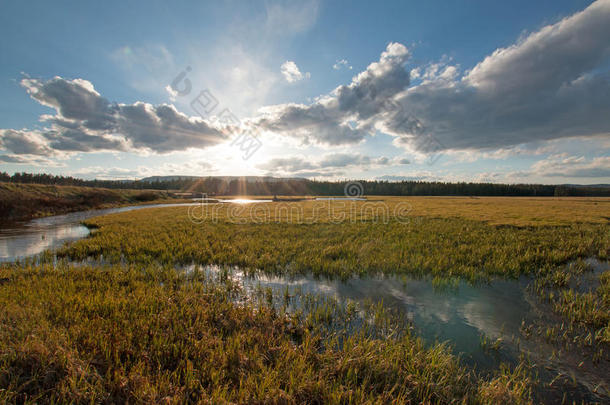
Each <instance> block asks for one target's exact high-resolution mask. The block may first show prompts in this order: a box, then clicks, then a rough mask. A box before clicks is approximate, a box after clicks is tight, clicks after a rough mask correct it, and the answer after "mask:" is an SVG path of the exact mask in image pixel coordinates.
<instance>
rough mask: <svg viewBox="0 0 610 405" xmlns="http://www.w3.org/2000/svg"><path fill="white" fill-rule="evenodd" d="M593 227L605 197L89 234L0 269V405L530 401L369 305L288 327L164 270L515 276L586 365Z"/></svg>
mask: <svg viewBox="0 0 610 405" xmlns="http://www.w3.org/2000/svg"><path fill="white" fill-rule="evenodd" d="M609 213H610V199H605V198H539V199H536V198H434V197H430V198H426V197H419V198H418V197H415V198H396V197H389V198H388V197H369V199H368V201H349V202H346V201H324V202H320V201H302V202H295V203H255V204H248V205H238V204H210V205H208V206H205V207H204V206H198V207H191V208H188V207H171V208H159V209H156V208H152V209H147V210H140V211H132V212H126V213H120V214H113V215H108V216H104V217H97V218H93V219H90V220H88V221H86V223H87V225H88V226H89V227H90V228H91V229H92V234H91V236H90V237H88V238H86V239H83V240H80V241H77V242H74V243H72V244H70V245H68V246H66V247H64V248H63V249H61V250H60V251H59V252H57V255H58V256H59V257H60V258H63V259H66V260H70V261H71V262H70V261H66V262H64V261H62V260H60V261H59V262H56V261H55V258H54V257H53V255H52V254H51V253H47V254H45V255H43V256H42V257H41V258H38V259H37V260H32V261H30V262H27V261H26V262H23V263H17V264H7V265H3V266H2V267H0V306H1V307H3V308H4V309H5V310H4V311H3V312H2V314H1V315H0V325H2V327H1V328H0V345H1V346H0V400H4V401H6V402H17V403H26V402H31V403H34V402H38V403H53V402H82V403H84V402H131V403H151V402H155V403H184V402H203V403H227V402H232V403H421V402H424V403H490V404H491V403H494V404H495V403H531V402H533V401H536V402H537V401H540V397H536V391H537V388H536V385H537V381H536V376H535V373H534V372H532V370H531V367H530V365H529V363H528V361H527V360H526V359H523V360H522V361H521V362H520V364H518V365H516V366H510V367H509V366H503V367H500V368H498V369H497V370H495V371H494V372H493V373H479V372H477V371H475V370H473V369H469V368H466V367H464V364H463V363H462V361H461V360H460V358H459V357H456V356H455V355H453V354H451V351H450V350H449V349H448V347H447V346H446V345H445V344H439V343H436V344H432V345H425V344H424V343H423V342H422V340H421V339H420V338H419V337H418V336H417V335H416V334H414V333H413V332H412V331H411V330H410V329H408V328H405V327H404V326H405V322H404V321H401V320H399V319H398V320H397V319H395V318H394V317H393V315H392V314H390V313H388V312H387V311H386V310H385V309H384V308H383V307H375V306H370V307H366V308H354V307H352V306H350V305H349V304H346V303H340V302H326V301H325V302H320V301H316V299H315V297H310V298H308V299H310V300H311V302H313V303H314V304H312V306H311V308H309V310H308V311H304V312H298V313H294V312H290V311H285V310H284V309H282V308H278V307H277V305H275V306H274V305H272V304H273V302H278V301H282V299H284V300H286V301H289V300H291V299H293V298H291V297H290V296H288V295H287V296H286V297H272V296H270V295H271V294H272V293H271V292H264V291H263V292H261V293H260V294H258V295H255V296H247V295H245V293H244V291H242V289H241V288H240V286H239V284H238V283H235V282H233V281H231V278H230V277H226V274H225V275H224V276H223V274H222V273H221V274H219V275H217V276H212V275H210V274H206V273H202V272H199V271H192V272H186V271H184V270H182V269H183V268H184V266H185V265H190V264H201V265H209V264H214V265H222V266H238V267H239V268H241V269H244V271H246V272H248V273H249V274H252V275H255V274H272V275H281V276H290V275H297V274H314V275H316V276H319V277H332V278H339V279H348V278H350V277H354V276H355V277H368V276H373V275H375V274H380V273H383V274H409V275H414V276H417V277H426V278H433V279H434V280H436V281H437V282H438V284H439V285H442V284H443V283H449V284H451V282H452V280H456V279H465V280H468V281H469V282H471V283H474V284H482V285H483V286H484V284H485V283H486V282H489V281H490V280H493V279H494V278H507V279H515V278H518V277H522V276H526V277H529V278H531V279H532V280H533V284H532V288H534V289H535V291H536V293H537V295H538V296H539V298H540V301H541V303H542V302H544V303H546V304H548V305H549V306H550V307H551V309H552V311H553V314H554V315H555V316H557V317H559V318H560V319H561V320H562V322H563V323H565V324H566V325H568V326H569V328H568V329H566V330H565V331H563V335H562V338H563V339H565V340H570V341H571V342H576V343H578V347H579V348H580V349H582V361H586V362H591V361H596V362H598V363H599V362H601V363H599V364H601V365H603V364H607V362H608V361H610V359H608V345H609V344H610V339H609V336H610V319H609V317H608V314H609V313H610V272H608V271H606V272H604V273H602V274H601V275H599V279H598V281H597V284H596V285H595V288H592V289H590V290H586V291H585V290H582V289H580V288H578V286H577V285H575V284H574V281H577V280H579V279H580V278H581V277H582V276H583V275H584V274H590V273H591V271H592V270H591V269H590V268H589V267H588V265H587V264H586V262H585V261H584V260H583V259H585V258H589V257H597V258H599V259H600V260H603V261H604V260H608V258H609V255H610V232H609V231H610V227H609V224H608V215H609ZM92 260H93V261H92ZM79 261H83V263H85V264H78V263H79ZM88 261H90V262H88ZM75 263H76V264H78V265H77V266H75V265H74V264H75ZM87 263H89V264H87ZM91 263H95V264H91ZM568 264H569V265H568ZM482 288H484V287H482ZM355 320H359V321H358V322H355V323H354V321H355ZM348 326H349V327H348ZM348 330H349V333H347V331H348ZM541 333H547V334H548V332H546V331H544V332H541ZM551 337H552V338H555V339H556V340H557V341H559V336H555V335H553V336H551ZM590 352H594V354H593V356H597V357H592V355H591V353H590Z"/></svg>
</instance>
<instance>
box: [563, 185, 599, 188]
mask: <svg viewBox="0 0 610 405" xmlns="http://www.w3.org/2000/svg"><path fill="white" fill-rule="evenodd" d="M560 186H563V187H574V188H610V184H560Z"/></svg>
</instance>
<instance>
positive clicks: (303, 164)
mask: <svg viewBox="0 0 610 405" xmlns="http://www.w3.org/2000/svg"><path fill="white" fill-rule="evenodd" d="M405 164H409V160H408V159H405V158H400V157H396V158H388V157H385V156H381V157H370V156H366V155H362V154H359V153H353V154H352V153H331V154H327V155H324V156H322V157H321V158H320V159H318V160H312V159H306V158H304V157H299V156H295V157H290V158H275V159H271V160H269V161H267V162H265V163H261V164H259V165H258V166H257V168H259V169H261V170H266V171H267V173H268V174H270V175H272V174H277V173H280V174H283V175H292V176H301V177H320V176H338V175H341V174H342V173H343V171H342V170H341V169H346V168H361V169H367V168H371V167H383V166H391V165H405Z"/></svg>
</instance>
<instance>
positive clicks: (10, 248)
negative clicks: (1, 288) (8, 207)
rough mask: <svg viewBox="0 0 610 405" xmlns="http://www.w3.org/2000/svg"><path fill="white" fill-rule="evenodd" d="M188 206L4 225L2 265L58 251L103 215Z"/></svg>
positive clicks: (87, 213)
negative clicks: (48, 251) (50, 251)
mask: <svg viewBox="0 0 610 405" xmlns="http://www.w3.org/2000/svg"><path fill="white" fill-rule="evenodd" d="M193 204H195V203H192V204H191V203H185V204H150V205H136V206H130V207H120V208H108V209H101V210H90V211H79V212H72V213H69V214H65V215H55V216H52V217H45V218H38V219H34V220H32V221H29V222H21V223H13V224H3V225H2V227H1V228H0V262H11V261H15V260H18V259H23V258H26V257H30V256H34V255H36V254H39V253H41V252H43V251H45V250H47V249H55V248H58V247H60V246H62V245H63V244H64V243H66V242H71V241H74V240H77V239H80V238H84V237H85V236H87V235H89V229H87V227H86V226H84V225H82V224H81V222H82V221H84V220H86V219H89V218H92V217H96V216H100V215H106V214H114V213H118V212H125V211H133V210H138V209H144V208H161V207H175V206H178V207H179V206H190V205H193Z"/></svg>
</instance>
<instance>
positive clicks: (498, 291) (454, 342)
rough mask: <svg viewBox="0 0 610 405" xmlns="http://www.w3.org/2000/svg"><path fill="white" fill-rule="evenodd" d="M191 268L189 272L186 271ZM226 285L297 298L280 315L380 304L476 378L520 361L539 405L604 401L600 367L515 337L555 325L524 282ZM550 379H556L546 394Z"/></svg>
mask: <svg viewBox="0 0 610 405" xmlns="http://www.w3.org/2000/svg"><path fill="white" fill-rule="evenodd" d="M587 262H588V263H589V264H590V265H592V266H593V268H594V269H595V270H594V272H593V274H597V275H599V274H601V272H603V271H605V270H608V269H610V264H609V263H607V262H600V261H598V260H596V259H588V260H587ZM193 268H194V266H189V267H188V268H187V270H192V269H193ZM203 269H204V271H207V272H219V271H220V269H221V268H219V267H218V266H204V267H203ZM229 277H231V278H232V279H233V280H234V281H238V282H239V283H240V284H241V285H242V287H243V288H244V289H245V291H246V295H249V296H253V295H254V294H255V292H256V291H257V290H258V291H260V289H261V288H262V289H267V288H270V289H271V290H272V291H273V296H274V297H275V301H274V305H275V306H276V307H281V306H282V305H283V300H282V297H283V296H284V292H285V291H288V294H289V295H290V296H294V297H296V298H297V299H296V300H291V301H290V303H291V305H290V306H289V307H288V308H287V309H288V311H295V310H299V309H302V306H301V304H300V302H299V300H298V297H302V296H304V295H305V294H315V295H317V296H319V297H322V298H332V299H336V300H337V302H339V303H344V304H346V303H348V302H353V303H356V304H358V306H359V307H361V308H362V307H364V306H365V303H366V302H373V303H383V306H384V307H385V308H386V309H390V310H393V311H394V312H395V313H398V314H400V315H401V318H403V319H406V320H407V322H408V324H407V325H404V326H405V327H407V328H411V329H413V330H414V331H415V332H416V335H417V336H420V337H421V338H423V340H424V342H425V343H426V344H428V345H432V344H435V343H438V342H446V343H447V344H448V345H449V347H450V350H451V351H452V352H453V353H454V354H456V355H459V356H460V358H461V360H462V362H463V363H464V364H466V365H468V366H472V367H475V368H476V369H477V370H478V371H479V372H482V373H488V372H493V371H494V370H497V369H498V368H499V366H500V365H501V364H502V363H505V364H510V365H512V366H515V365H517V364H518V363H519V361H520V358H521V356H522V355H526V356H527V357H528V358H529V359H530V361H531V362H532V363H533V364H535V365H536V372H537V373H538V374H539V378H540V381H541V382H542V384H541V385H540V386H539V387H537V391H536V395H537V400H538V401H540V402H544V403H556V402H561V400H562V398H563V395H564V393H566V395H567V397H566V398H567V399H568V400H569V401H576V402H581V401H583V400H584V401H599V400H600V399H601V400H602V401H603V400H607V399H608V397H607V395H608V394H607V389H608V381H607V375H608V374H607V371H608V370H607V367H605V366H604V365H600V364H598V365H595V364H593V363H592V362H591V361H590V359H586V358H583V357H582V355H580V354H578V352H572V351H570V350H566V349H565V348H558V347H557V346H555V345H553V344H552V343H549V342H545V341H544V340H543V339H541V338H537V337H530V338H526V337H525V336H524V335H523V334H522V332H521V329H522V326H526V325H530V324H534V325H544V326H557V324H558V323H561V322H562V320H561V319H560V318H558V317H557V316H556V315H554V314H552V312H550V309H549V308H547V307H545V306H543V305H541V304H540V301H539V300H538V298H537V297H536V296H535V293H534V292H533V291H530V290H529V289H528V288H527V286H528V285H529V283H530V282H531V279H529V278H527V277H521V278H520V279H519V280H493V281H492V282H490V283H486V284H481V285H471V284H469V283H466V282H461V281H460V282H456V283H455V284H453V285H451V286H448V287H438V286H435V284H434V283H433V282H432V281H431V280H429V279H418V278H413V277H410V276H384V275H373V276H369V277H366V278H351V279H348V280H332V279H325V278H316V277H313V276H295V277H278V276H265V275H257V276H255V277H250V276H247V275H246V274H245V273H244V272H243V271H241V270H240V269H238V268H233V269H230V271H229ZM484 342H486V343H484ZM558 350H559V351H558ZM557 353H559V355H558V356H557ZM583 360H584V364H581V361H583ZM558 375H561V376H562V377H560V378H558V379H557V380H556V381H555V382H554V383H553V386H548V383H549V382H551V381H552V380H553V379H555V378H556V377H557V376H558ZM594 387H598V392H599V393H602V396H597V395H595V394H594V393H593V389H594ZM604 392H606V394H603V393H604Z"/></svg>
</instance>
